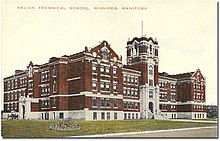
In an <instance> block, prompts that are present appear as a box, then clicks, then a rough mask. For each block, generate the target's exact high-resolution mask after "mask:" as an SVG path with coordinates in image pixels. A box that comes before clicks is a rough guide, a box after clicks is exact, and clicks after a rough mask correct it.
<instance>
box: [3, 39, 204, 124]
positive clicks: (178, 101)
mask: <svg viewBox="0 0 220 141" xmlns="http://www.w3.org/2000/svg"><path fill="white" fill-rule="evenodd" d="M126 48H127V65H124V64H122V56H119V55H117V54H116V53H115V52H114V50H113V49H112V48H111V47H110V45H109V44H108V42H106V41H103V42H102V43H100V44H99V45H97V46H96V47H94V48H88V47H85V49H84V50H83V51H82V52H79V53H76V54H73V55H69V56H67V55H64V56H62V57H59V58H57V57H52V58H50V60H49V61H48V62H47V63H45V64H42V65H36V64H33V63H32V62H30V64H29V65H28V66H27V68H26V69H25V70H16V71H15V74H14V75H12V76H9V77H7V78H4V117H9V116H10V115H12V114H15V115H18V117H19V119H44V120H47V119H83V120H113V119H119V120H122V119H140V118H152V117H154V118H167V117H168V118H206V115H205V79H204V77H203V76H202V74H201V72H200V71H199V70H197V71H196V72H194V73H186V74H180V75H172V76H171V75H168V74H166V73H158V63H159V59H158V50H159V46H158V42H157V41H156V40H154V39H152V38H146V37H141V38H134V39H132V40H131V41H128V42H127V47H126Z"/></svg>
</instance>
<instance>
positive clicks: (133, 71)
mask: <svg viewBox="0 0 220 141" xmlns="http://www.w3.org/2000/svg"><path fill="white" fill-rule="evenodd" d="M126 71H131V72H126ZM123 73H131V74H134V75H137V76H141V72H140V71H136V70H133V69H127V68H122V74H123ZM137 73H139V74H137Z"/></svg>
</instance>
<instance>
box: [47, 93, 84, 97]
mask: <svg viewBox="0 0 220 141" xmlns="http://www.w3.org/2000/svg"><path fill="white" fill-rule="evenodd" d="M80 95H85V94H83V93H80V94H67V95H50V96H49V97H62V96H63V97H70V96H80Z"/></svg>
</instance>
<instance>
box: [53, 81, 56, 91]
mask: <svg viewBox="0 0 220 141" xmlns="http://www.w3.org/2000/svg"><path fill="white" fill-rule="evenodd" d="M53 92H54V93H56V92H57V82H56V81H53Z"/></svg>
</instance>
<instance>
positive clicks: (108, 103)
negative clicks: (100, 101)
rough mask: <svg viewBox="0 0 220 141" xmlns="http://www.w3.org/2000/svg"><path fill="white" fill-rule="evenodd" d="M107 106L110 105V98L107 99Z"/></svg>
mask: <svg viewBox="0 0 220 141" xmlns="http://www.w3.org/2000/svg"><path fill="white" fill-rule="evenodd" d="M106 107H110V100H109V99H107V100H106Z"/></svg>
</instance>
